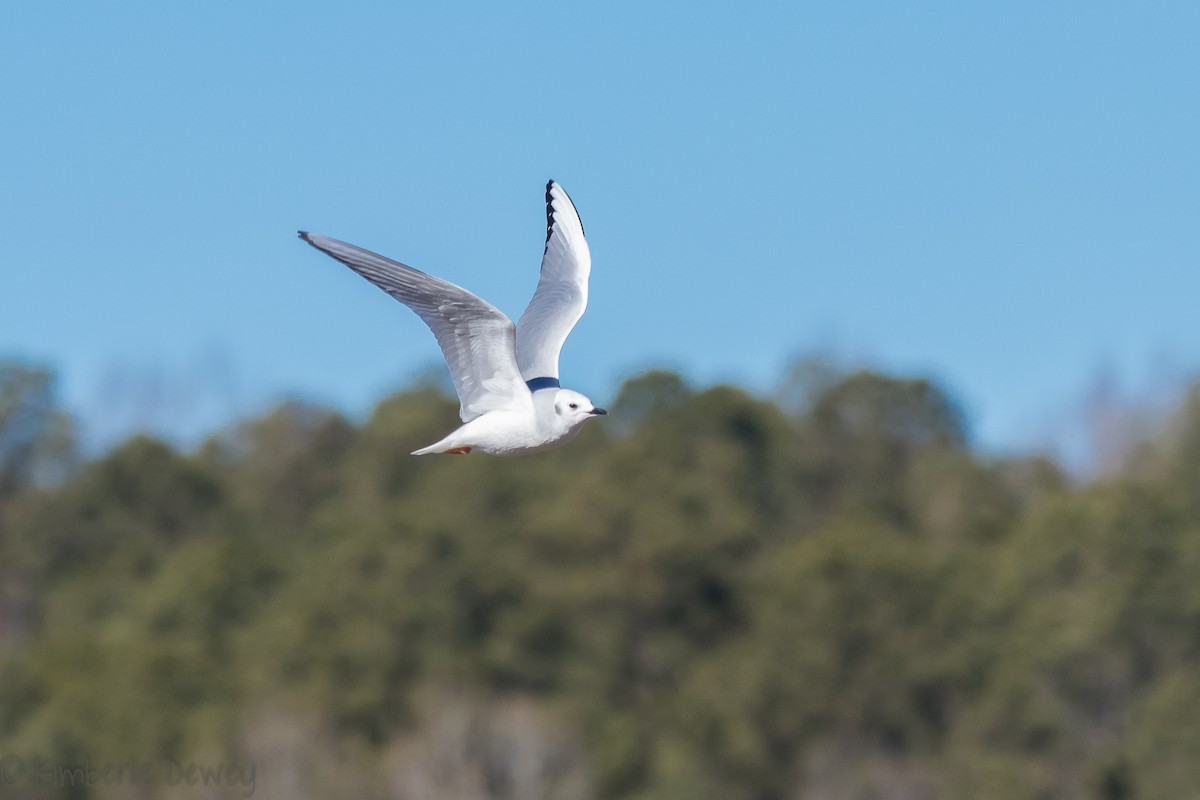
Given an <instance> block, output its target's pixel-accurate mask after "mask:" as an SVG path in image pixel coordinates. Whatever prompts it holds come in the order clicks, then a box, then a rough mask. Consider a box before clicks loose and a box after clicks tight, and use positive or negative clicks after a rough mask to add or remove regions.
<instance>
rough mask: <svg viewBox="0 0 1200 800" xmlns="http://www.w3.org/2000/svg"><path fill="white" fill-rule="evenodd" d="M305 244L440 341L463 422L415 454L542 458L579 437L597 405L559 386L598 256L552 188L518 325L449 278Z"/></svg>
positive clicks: (337, 247) (333, 243)
mask: <svg viewBox="0 0 1200 800" xmlns="http://www.w3.org/2000/svg"><path fill="white" fill-rule="evenodd" d="M300 238H302V239H304V241H306V242H308V243H309V244H311V245H312V246H313V247H315V248H317V249H318V250H321V251H322V252H324V253H326V254H327V255H329V256H332V257H333V258H335V259H337V260H338V261H341V262H342V263H343V264H345V265H346V266H348V267H350V268H351V269H353V270H354V271H355V272H357V273H358V274H359V275H362V276H363V277H364V278H366V279H367V280H369V281H371V283H373V284H375V285H376V286H378V287H379V288H380V289H382V290H383V291H385V292H387V293H388V294H390V295H392V297H394V298H396V299H397V300H399V301H400V302H402V303H404V304H405V305H406V306H408V307H409V308H411V309H412V310H413V311H415V312H416V313H417V314H418V315H419V316H420V317H421V319H423V320H424V321H425V323H426V324H427V325H428V326H429V328H430V329H431V330H432V331H433V333H434V335H435V336H436V337H437V340H438V344H439V345H440V346H441V348H442V353H443V354H444V355H445V356H446V363H447V365H448V366H449V367H450V375H451V377H452V378H453V380H454V389H455V391H456V392H457V393H458V398H459V403H460V409H459V416H460V417H461V418H462V421H463V425H462V426H461V427H459V428H457V429H456V430H454V431H452V432H451V433H450V434H449V435H447V436H446V437H445V438H443V439H442V440H441V441H438V442H435V443H434V444H431V445H429V446H428V447H423V448H421V449H419V450H415V451H413V455H426V454H429V453H455V454H465V453H470V452H473V451H479V452H483V453H490V454H491V455H498V456H516V455H525V454H527V453H536V452H538V451H541V450H547V449H549V448H551V447H557V446H558V445H561V444H564V443H566V442H568V441H570V440H571V439H573V438H574V437H575V436H576V434H578V433H579V431H580V429H581V428H582V427H583V424H584V423H585V422H587V420H589V419H591V418H592V417H593V416H597V415H603V414H606V413H607V412H606V411H605V410H604V409H602V408H596V407H595V406H594V405H593V404H592V402H591V401H590V400H588V399H587V398H586V397H584V396H583V395H581V394H579V393H578V392H573V391H571V390H569V389H562V388H561V387H560V386H559V382H558V355H559V351H560V350H561V349H562V345H563V342H564V341H566V338H567V334H569V333H570V332H571V329H572V328H573V327H574V326H575V323H576V322H578V321H579V318H580V317H581V316H582V315H583V310H584V308H585V307H586V306H587V281H588V275H589V274H590V272H591V263H592V261H591V253H590V252H589V250H588V246H587V241H586V239H584V235H583V224H582V223H581V222H580V221H579V214H578V213H577V212H576V210H575V206H574V204H573V203H572V202H571V199H570V198H569V197H568V196H567V193H566V192H565V191H563V189H562V187H561V186H559V185H558V184H557V183H555V182H554V181H550V183H548V184H547V185H546V249H545V251H544V253H543V255H542V273H541V279H540V280H539V281H538V286H537V290H536V291H535V292H534V295H533V299H532V300H530V302H529V307H528V308H526V309H525V313H524V314H522V315H521V319H520V320H519V321H518V322H517V324H516V325H513V323H512V321H511V320H510V319H509V318H508V317H506V316H505V315H504V314H503V313H501V312H500V311H499V310H497V309H496V308H495V307H494V306H492V305H491V304H490V303H488V302H486V301H484V300H481V299H480V298H478V297H476V296H475V295H473V294H471V293H470V292H468V291H467V290H466V289H463V288H461V287H459V286H455V285H454V284H452V283H449V282H448V281H444V280H442V279H440V278H435V277H433V276H431V275H426V274H425V273H424V272H421V271H419V270H416V269H413V268H412V267H409V266H406V265H404V264H401V263H399V262H397V261H392V260H391V259H387V258H384V257H383V256H380V255H376V254H375V253H371V252H369V251H367V250H363V249H362V248H359V247H355V246H354V245H351V244H346V243H345V242H340V241H338V240H337V239H330V238H328V237H326V236H319V235H317V234H310V233H306V232H304V231H301V232H300Z"/></svg>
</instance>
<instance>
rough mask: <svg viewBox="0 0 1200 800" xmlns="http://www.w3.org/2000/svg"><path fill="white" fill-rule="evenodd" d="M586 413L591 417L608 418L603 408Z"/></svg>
mask: <svg viewBox="0 0 1200 800" xmlns="http://www.w3.org/2000/svg"><path fill="white" fill-rule="evenodd" d="M588 413H589V414H592V415H593V416H597V417H607V416H608V412H607V411H605V410H604V409H603V408H593V409H592V410H591V411H589V412H588Z"/></svg>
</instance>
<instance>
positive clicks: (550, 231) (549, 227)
mask: <svg viewBox="0 0 1200 800" xmlns="http://www.w3.org/2000/svg"><path fill="white" fill-rule="evenodd" d="M553 188H554V179H553V178H551V179H550V180H548V181H546V247H544V248H543V249H542V254H543V255H545V253H546V250H547V249H548V248H549V247H550V237H551V236H553V235H554V198H552V197H551V196H550V190H551V189H553Z"/></svg>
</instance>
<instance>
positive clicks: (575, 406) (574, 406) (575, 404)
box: [571, 403, 579, 410]
mask: <svg viewBox="0 0 1200 800" xmlns="http://www.w3.org/2000/svg"><path fill="white" fill-rule="evenodd" d="M571 408H572V410H574V409H576V408H579V403H571Z"/></svg>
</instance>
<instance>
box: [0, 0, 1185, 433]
mask: <svg viewBox="0 0 1200 800" xmlns="http://www.w3.org/2000/svg"><path fill="white" fill-rule="evenodd" d="M81 5H86V6H87V7H86V8H81V7H80V6H81ZM5 28H6V36H5V44H4V47H3V48H0V101H2V106H0V107H2V108H3V118H4V120H5V121H4V123H3V124H0V235H2V236H3V239H4V248H3V254H2V255H0V355H6V356H19V357H22V358H26V359H33V360H37V361H40V362H43V363H48V364H51V365H53V366H55V367H56V368H57V369H58V370H59V372H60V374H61V377H62V389H63V393H64V396H65V398H66V400H67V401H68V403H69V404H70V405H71V406H72V407H73V408H75V409H76V410H77V411H79V413H80V414H81V415H82V416H83V417H84V419H85V422H87V424H88V425H89V427H90V430H91V431H92V432H93V435H100V436H102V435H104V432H105V431H109V432H110V433H111V431H113V430H116V429H117V428H119V427H120V426H121V425H123V424H127V423H128V420H129V419H132V418H140V419H142V420H143V421H144V422H147V424H151V425H155V426H157V427H159V428H161V429H165V430H168V431H171V432H174V433H177V434H181V435H184V436H187V435H194V434H195V432H196V431H197V430H200V429H205V428H208V427H211V426H213V425H216V424H218V422H219V421H220V420H221V419H222V418H224V417H228V416H230V415H233V414H241V413H248V412H250V411H253V410H256V409H259V408H261V407H262V406H263V404H265V403H266V402H268V401H270V400H271V399H273V398H279V397H282V396H286V395H300V396H304V397H309V398H313V399H316V400H319V401H323V402H330V403H334V404H337V405H339V406H340V407H342V408H344V409H347V410H349V411H351V412H362V411H364V410H366V409H368V408H369V407H370V405H371V403H372V402H373V401H374V400H376V399H377V398H378V397H380V396H381V395H382V394H383V393H385V392H387V391H389V390H391V389H394V388H396V387H397V386H400V385H402V384H403V383H404V382H405V381H407V380H409V379H410V378H411V377H412V376H413V375H414V374H416V373H418V372H420V371H421V370H423V369H426V368H428V367H429V366H430V365H432V364H436V363H439V355H438V351H437V349H436V345H435V343H434V340H433V338H432V336H431V335H430V334H429V333H428V331H427V330H426V329H425V328H424V326H423V325H422V324H421V323H420V321H419V320H418V319H417V318H416V317H415V316H413V315H411V314H410V313H409V312H408V311H406V310H405V309H403V308H402V307H400V306H399V305H398V304H396V303H394V302H393V301H391V300H390V299H389V298H387V297H386V296H384V295H383V294H382V293H380V292H378V291H376V290H375V289H373V288H371V287H370V286H369V285H367V284H366V283H365V282H363V281H362V280H361V279H359V278H357V277H356V276H354V275H352V274H351V273H350V272H349V271H348V270H345V269H344V268H341V267H339V265H337V264H336V263H334V262H332V261H330V260H329V259H327V258H323V257H322V256H320V254H318V253H315V252H313V251H312V250H311V249H309V248H307V247H305V246H304V245H303V244H302V243H301V242H299V241H298V240H297V239H296V238H295V231H296V229H298V228H303V229H309V230H314V231H317V232H321V233H325V234H328V235H332V236H336V237H338V238H342V239H346V240H348V241H351V242H354V243H356V244H359V245H362V246H364V247H367V248H369V249H373V250H377V251H380V252H383V253H385V254H388V255H391V256H393V257H395V258H397V259H400V260H403V261H405V262H407V263H410V264H412V265H414V266H417V267H419V268H421V269H424V270H426V271H429V272H433V273H435V274H438V275H441V276H444V277H446V278H448V279H450V280H453V281H455V282H457V283H460V284H462V285H464V286H466V287H468V288H469V289H471V290H472V291H475V292H476V293H478V294H480V295H481V296H483V297H485V298H487V299H489V300H491V301H492V302H494V303H495V304H496V305H498V306H499V307H500V308H502V309H504V310H506V311H507V312H509V314H510V315H511V316H513V317H514V318H515V317H516V315H518V314H519V313H520V312H521V310H522V309H523V308H524V305H525V302H526V301H527V300H528V297H529V295H530V294H531V292H532V290H533V287H534V285H535V283H536V280H537V265H538V262H539V259H540V255H541V248H542V239H543V233H544V229H543V219H542V214H543V200H542V191H543V185H544V183H545V180H546V179H547V178H550V177H553V178H556V179H558V180H559V181H561V182H562V183H563V185H564V186H565V187H566V188H567V190H568V191H569V192H570V193H571V195H572V197H573V198H574V200H575V202H576V204H577V205H578V206H579V209H580V212H581V214H582V216H583V221H584V225H585V227H586V229H587V231H588V236H589V241H590V244H591V248H592V254H593V262H594V267H593V274H592V295H591V305H590V307H589V311H588V314H587V315H586V316H585V317H584V320H583V322H582V323H581V324H580V326H579V327H578V328H577V329H576V331H575V333H574V334H573V336H572V337H571V339H570V340H569V341H568V343H567V348H566V350H565V352H564V358H563V375H564V382H565V383H566V384H568V385H571V386H572V387H574V388H578V389H580V390H582V391H584V392H587V393H588V394H590V395H592V396H593V397H594V398H596V399H597V401H598V402H605V401H606V398H611V395H612V394H613V393H614V392H615V390H616V387H617V385H618V384H619V382H620V380H621V379H622V378H623V377H626V376H628V375H629V374H631V373H633V372H635V371H637V370H639V369H642V368H645V367H648V366H660V365H661V366H668V367H674V368H678V369H680V370H682V371H683V372H684V373H685V374H687V375H688V376H689V377H691V378H692V379H694V380H695V381H697V382H699V383H705V382H709V381H716V380H732V381H737V382H740V383H744V384H747V385H749V386H751V387H753V388H756V389H759V390H764V391H765V390H769V389H770V388H771V387H772V386H773V385H774V383H775V382H776V381H777V380H778V378H779V377H780V375H781V374H782V372H783V371H784V369H785V367H786V365H787V364H788V362H789V360H790V359H791V358H793V357H794V356H795V355H797V354H801V353H806V352H812V351H823V352H828V353H832V354H834V355H836V356H837V357H839V358H841V359H844V360H847V361H855V360H859V359H867V360H870V361H871V362H873V363H875V364H878V365H881V366H883V367H885V368H888V369H892V370H896V371H900V372H903V373H913V374H916V373H919V374H925V375H929V376H932V377H935V378H937V379H938V380H940V381H942V382H943V383H944V384H945V385H947V386H948V387H949V388H950V389H951V390H952V391H953V392H954V393H955V394H956V396H957V397H958V398H959V399H960V400H961V401H962V402H963V404H964V405H965V406H966V408H967V410H968V412H969V414H970V418H971V420H972V421H973V425H974V429H975V431H976V434H977V437H978V439H979V440H981V441H982V442H984V443H985V444H988V445H990V446H993V447H1001V448H1005V447H1020V446H1025V445H1028V444H1029V443H1030V442H1032V441H1033V440H1034V439H1037V438H1038V437H1040V436H1043V435H1044V434H1045V430H1044V428H1045V426H1046V425H1048V424H1049V425H1051V427H1052V426H1053V424H1055V423H1053V420H1056V419H1061V409H1063V408H1065V407H1067V405H1068V404H1069V403H1070V401H1071V399H1072V398H1074V397H1078V396H1079V394H1080V393H1081V392H1082V391H1083V390H1084V389H1085V388H1086V386H1087V385H1088V383H1089V381H1092V380H1093V379H1094V376H1095V375H1096V373H1097V370H1098V369H1100V368H1101V366H1102V365H1103V368H1104V369H1106V370H1108V372H1109V373H1110V374H1111V375H1112V376H1113V377H1114V379H1115V380H1116V381H1117V382H1118V383H1120V384H1122V385H1125V386H1133V387H1137V386H1142V385H1146V384H1147V383H1152V382H1153V381H1155V380H1158V379H1159V378H1161V376H1162V375H1163V374H1167V373H1169V374H1170V375H1175V376H1178V375H1185V374H1190V373H1192V372H1194V371H1195V370H1196V368H1197V366H1200V314H1198V313H1197V311H1196V306H1197V298H1200V233H1198V231H1200V225H1198V220H1200V155H1198V146H1197V145H1198V143H1200V56H1197V55H1196V39H1197V33H1198V32H1200V6H1197V5H1196V4H1193V3H1176V4H1170V3H1152V4H1137V5H1134V4H1117V3H1090V2H1089V3H1083V2H1079V3H1067V2H1064V3H1053V4H1050V3H1021V2H1017V3H1003V4H1001V3H960V2H943V3H905V4H898V3H826V4H820V5H817V4H804V3H790V4H779V5H770V4H753V3H750V4H739V5H738V6H737V7H736V8H735V7H734V6H733V5H732V4H730V5H728V6H718V5H715V4H697V3H658V4H642V3H637V4H634V3H608V4H597V3H591V4H583V3H579V4H544V5H542V4H539V5H519V4H518V5H514V4H465V3H442V4H432V3H425V4H405V3H384V2H358V3H355V2H351V3H339V4H332V3H329V4H315V3H303V2H299V3H212V2H209V3H202V4H201V3H194V4H186V3H185V4H179V3H171V4H164V3H151V2H114V3H106V4H72V3H63V2H36V3H34V2H17V3H15V4H10V5H9V6H8V7H7V9H6V24H5ZM1156 376H1157V377H1156ZM1056 414H1058V415H1059V416H1057V417H1056V416H1055V415H1056ZM122 420H124V422H123V421H122ZM1047 420H1051V422H1049V423H1048V422H1047ZM106 426H107V427H106ZM97 432H99V433H97Z"/></svg>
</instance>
